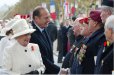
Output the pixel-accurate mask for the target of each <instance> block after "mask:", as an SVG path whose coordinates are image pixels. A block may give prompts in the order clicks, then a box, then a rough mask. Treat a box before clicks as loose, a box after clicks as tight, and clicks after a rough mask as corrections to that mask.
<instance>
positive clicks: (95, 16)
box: [89, 10, 102, 23]
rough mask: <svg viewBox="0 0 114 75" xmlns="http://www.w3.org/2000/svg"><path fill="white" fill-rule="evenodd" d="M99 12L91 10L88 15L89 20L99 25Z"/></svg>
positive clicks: (100, 21)
mask: <svg viewBox="0 0 114 75" xmlns="http://www.w3.org/2000/svg"><path fill="white" fill-rule="evenodd" d="M100 14H101V11H100V10H92V11H91V12H90V14H89V16H90V18H91V19H92V20H94V21H97V22H99V23H102V20H101V17H100Z"/></svg>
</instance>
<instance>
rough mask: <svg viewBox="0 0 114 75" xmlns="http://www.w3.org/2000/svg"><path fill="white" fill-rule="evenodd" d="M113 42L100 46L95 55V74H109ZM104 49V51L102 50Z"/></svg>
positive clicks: (111, 65)
mask: <svg viewBox="0 0 114 75" xmlns="http://www.w3.org/2000/svg"><path fill="white" fill-rule="evenodd" d="M113 48H114V47H113V44H111V45H110V46H109V47H102V48H101V49H100V51H99V52H98V55H97V61H96V67H95V71H94V73H95V74H111V73H112V70H113ZM103 50H104V52H103Z"/></svg>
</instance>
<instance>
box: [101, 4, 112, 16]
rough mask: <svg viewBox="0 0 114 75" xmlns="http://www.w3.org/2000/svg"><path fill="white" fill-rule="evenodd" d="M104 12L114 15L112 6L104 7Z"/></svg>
mask: <svg viewBox="0 0 114 75" xmlns="http://www.w3.org/2000/svg"><path fill="white" fill-rule="evenodd" d="M101 9H102V10H104V11H106V12H109V14H112V15H114V7H110V6H105V5H103V6H102V7H101Z"/></svg>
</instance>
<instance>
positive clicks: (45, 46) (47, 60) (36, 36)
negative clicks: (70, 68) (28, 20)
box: [30, 22, 60, 74]
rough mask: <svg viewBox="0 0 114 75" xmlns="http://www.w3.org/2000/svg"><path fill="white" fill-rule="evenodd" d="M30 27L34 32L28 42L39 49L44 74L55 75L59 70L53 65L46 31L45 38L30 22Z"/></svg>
mask: <svg viewBox="0 0 114 75" xmlns="http://www.w3.org/2000/svg"><path fill="white" fill-rule="evenodd" d="M32 26H33V28H34V29H36V31H35V32H34V33H32V35H31V40H30V42H32V43H36V44H38V46H39V48H40V52H41V56H42V60H43V63H44V65H45V67H46V71H45V74H57V73H58V72H59V70H60V68H59V67H58V66H56V65H55V64H54V59H53V50H52V44H51V40H50V38H49V36H48V33H47V31H46V30H45V34H46V36H44V35H43V34H42V33H41V31H40V30H39V29H38V28H37V27H36V25H35V24H34V22H32ZM45 37H46V38H45Z"/></svg>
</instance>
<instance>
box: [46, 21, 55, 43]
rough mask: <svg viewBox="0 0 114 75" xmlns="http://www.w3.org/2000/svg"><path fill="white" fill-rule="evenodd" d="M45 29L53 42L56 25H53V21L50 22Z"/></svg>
mask: <svg viewBox="0 0 114 75" xmlns="http://www.w3.org/2000/svg"><path fill="white" fill-rule="evenodd" d="M46 29H47V32H48V33H49V36H50V38H51V41H52V43H53V42H54V41H55V40H56V39H57V26H56V25H55V23H53V22H50V23H49V24H48V27H47V28H46Z"/></svg>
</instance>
